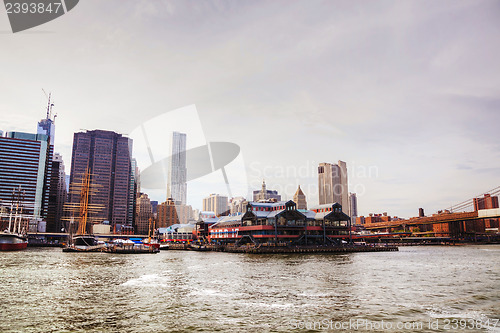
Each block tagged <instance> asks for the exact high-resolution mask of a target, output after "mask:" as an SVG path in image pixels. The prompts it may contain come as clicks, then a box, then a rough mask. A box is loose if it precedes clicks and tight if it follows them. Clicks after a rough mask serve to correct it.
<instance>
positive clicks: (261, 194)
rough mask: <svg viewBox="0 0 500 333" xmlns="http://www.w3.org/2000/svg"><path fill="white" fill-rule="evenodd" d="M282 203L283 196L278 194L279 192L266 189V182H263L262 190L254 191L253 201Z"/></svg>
mask: <svg viewBox="0 0 500 333" xmlns="http://www.w3.org/2000/svg"><path fill="white" fill-rule="evenodd" d="M268 200H271V201H281V195H279V194H278V191H275V190H268V189H267V188H266V182H265V181H264V180H263V181H262V188H261V189H260V191H253V201H254V202H258V201H268Z"/></svg>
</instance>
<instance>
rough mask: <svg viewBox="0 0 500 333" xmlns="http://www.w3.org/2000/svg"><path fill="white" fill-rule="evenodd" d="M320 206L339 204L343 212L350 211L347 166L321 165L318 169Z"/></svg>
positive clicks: (340, 163) (339, 164) (339, 163)
mask: <svg viewBox="0 0 500 333" xmlns="http://www.w3.org/2000/svg"><path fill="white" fill-rule="evenodd" d="M318 189H319V204H320V205H323V204H330V203H335V202H338V203H339V204H341V205H342V210H343V211H344V212H347V211H348V210H349V192H348V188H347V165H346V163H345V162H343V161H339V162H338V164H331V163H320V164H319V167H318Z"/></svg>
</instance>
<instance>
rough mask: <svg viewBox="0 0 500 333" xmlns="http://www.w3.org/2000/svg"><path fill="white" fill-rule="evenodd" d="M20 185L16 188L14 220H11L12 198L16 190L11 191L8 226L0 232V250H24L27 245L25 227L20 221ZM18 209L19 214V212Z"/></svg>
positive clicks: (21, 214)
mask: <svg viewBox="0 0 500 333" xmlns="http://www.w3.org/2000/svg"><path fill="white" fill-rule="evenodd" d="M23 194H24V192H23ZM21 196H22V194H21V186H19V189H18V190H17V200H16V208H15V211H16V213H15V216H14V221H12V215H13V214H12V212H13V210H14V198H15V197H16V190H15V189H14V190H13V191H12V202H11V205H10V215H9V226H8V228H7V229H5V230H4V231H3V232H2V233H0V251H17V250H24V249H25V248H27V247H28V238H27V237H26V229H25V228H24V226H23V223H22V216H23V205H22V200H21V199H22V197H21ZM19 211H20V214H19Z"/></svg>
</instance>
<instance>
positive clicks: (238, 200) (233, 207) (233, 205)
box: [229, 197, 248, 215]
mask: <svg viewBox="0 0 500 333" xmlns="http://www.w3.org/2000/svg"><path fill="white" fill-rule="evenodd" d="M247 204H248V202H247V200H246V199H245V198H243V197H235V198H231V200H229V212H230V214H231V215H239V214H243V213H244V212H246V208H247Z"/></svg>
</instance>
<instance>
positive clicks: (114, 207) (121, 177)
mask: <svg viewBox="0 0 500 333" xmlns="http://www.w3.org/2000/svg"><path fill="white" fill-rule="evenodd" d="M131 156H132V140H131V139H129V138H127V137H124V136H122V135H121V134H117V133H115V132H111V131H103V130H94V131H86V132H79V133H75V134H74V137H73V154H72V157H71V176H70V181H71V183H72V184H73V183H80V182H81V180H82V177H83V175H84V174H85V172H86V171H87V169H88V171H89V172H90V174H91V182H92V185H93V186H94V187H95V188H96V189H97V193H96V194H93V195H91V197H90V204H92V205H101V207H102V209H101V210H100V211H99V212H98V213H96V214H95V216H93V219H94V222H98V221H109V223H110V225H111V229H112V230H119V229H121V226H122V225H126V226H128V227H130V228H131V227H132V222H133V221H132V219H131V215H130V205H131V204H134V205H135V202H133V200H129V199H130V196H131V185H130V182H131V169H132V163H131ZM69 201H70V202H71V203H79V202H80V195H79V194H78V193H70V196H69ZM132 209H133V208H132Z"/></svg>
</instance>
